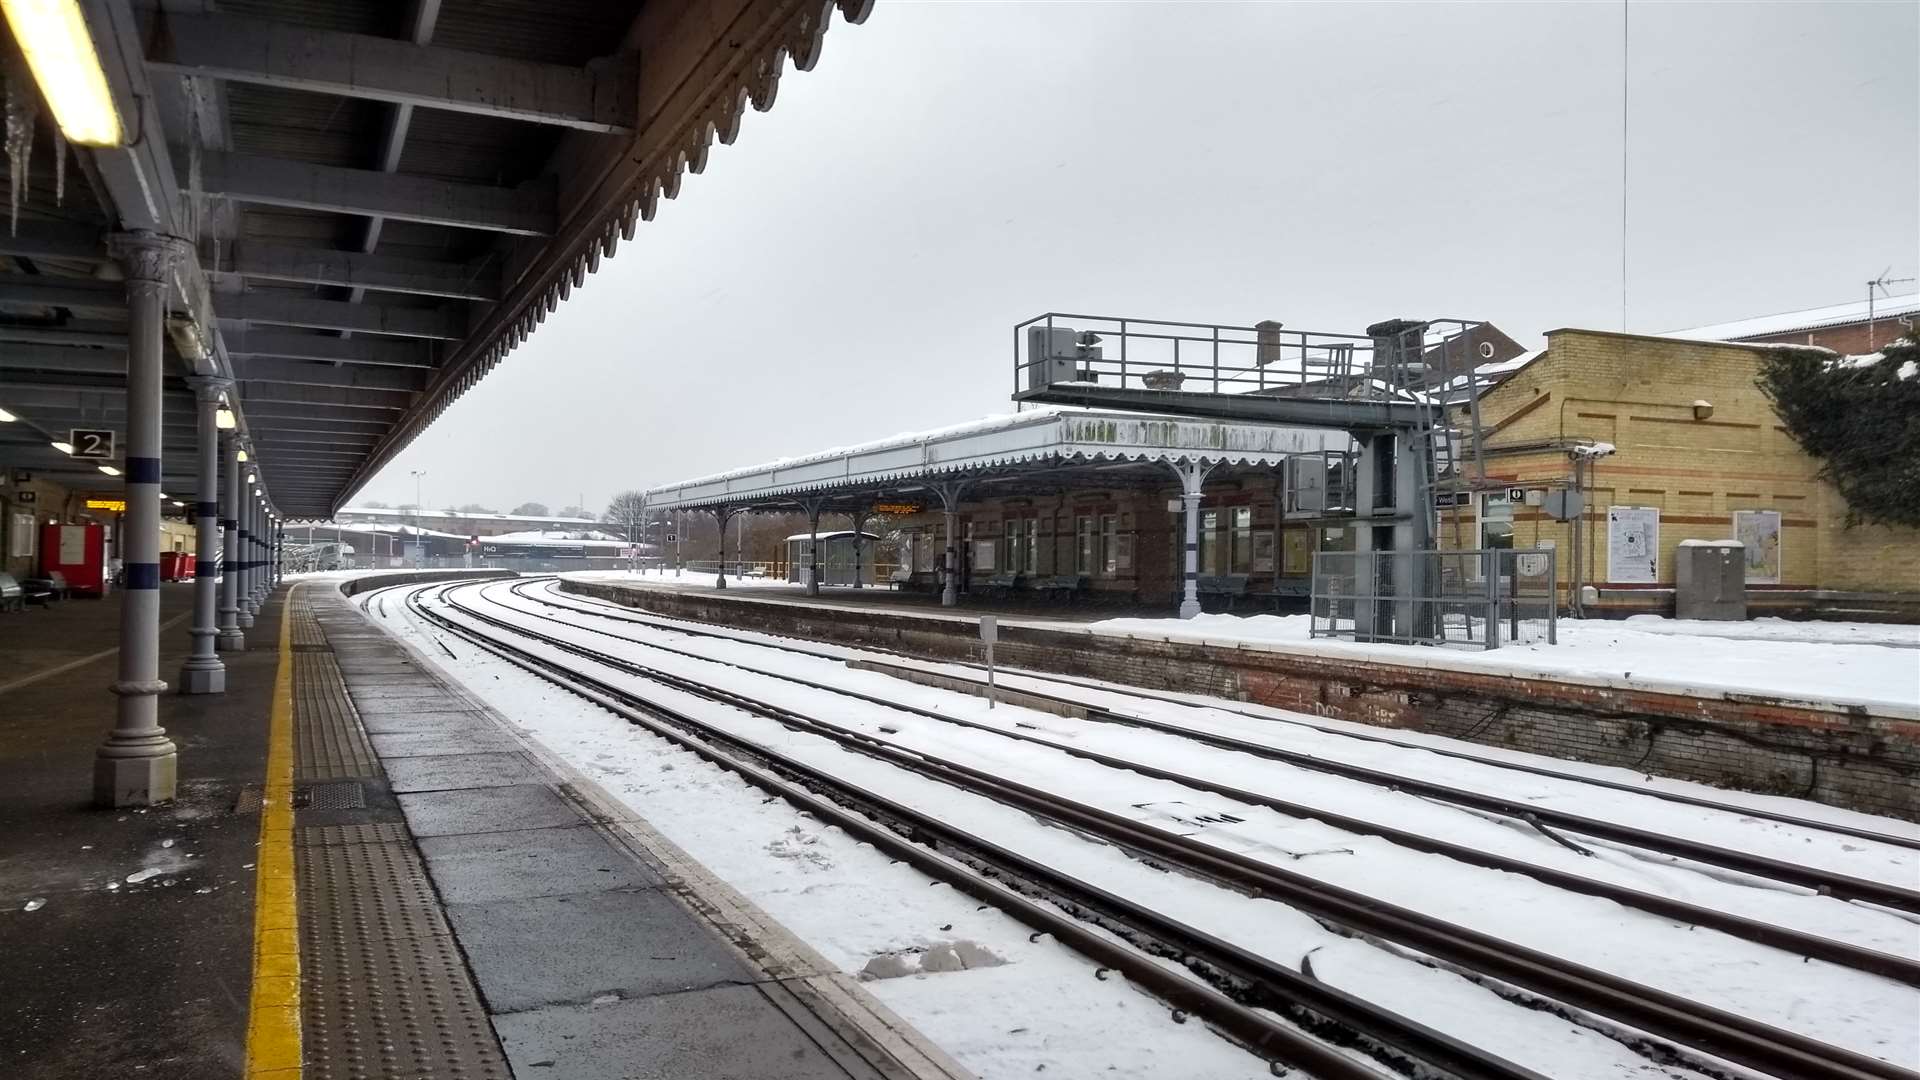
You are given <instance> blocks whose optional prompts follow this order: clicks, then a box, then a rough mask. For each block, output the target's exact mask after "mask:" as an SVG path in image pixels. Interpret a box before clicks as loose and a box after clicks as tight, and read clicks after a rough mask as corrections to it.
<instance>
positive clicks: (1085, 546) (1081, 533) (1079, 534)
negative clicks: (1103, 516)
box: [1073, 514, 1095, 576]
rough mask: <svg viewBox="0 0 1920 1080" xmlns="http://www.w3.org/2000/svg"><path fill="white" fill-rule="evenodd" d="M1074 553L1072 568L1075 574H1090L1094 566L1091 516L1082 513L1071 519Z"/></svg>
mask: <svg viewBox="0 0 1920 1080" xmlns="http://www.w3.org/2000/svg"><path fill="white" fill-rule="evenodd" d="M1073 531H1074V553H1073V570H1074V573H1076V574H1085V575H1088V576H1091V575H1092V574H1093V573H1094V570H1095V566H1094V561H1093V553H1094V544H1095V539H1094V535H1093V517H1092V515H1089V514H1082V515H1080V516H1079V517H1077V518H1075V519H1074V521H1073Z"/></svg>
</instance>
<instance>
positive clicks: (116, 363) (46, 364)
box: [0, 345, 127, 375]
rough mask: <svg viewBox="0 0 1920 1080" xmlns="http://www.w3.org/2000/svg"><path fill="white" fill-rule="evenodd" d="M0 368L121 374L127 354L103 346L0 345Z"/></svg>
mask: <svg viewBox="0 0 1920 1080" xmlns="http://www.w3.org/2000/svg"><path fill="white" fill-rule="evenodd" d="M0 371H86V372H94V373H97V374H102V375H125V374H126V373H127V354H126V353H124V352H109V351H108V350H106V349H62V348H59V347H58V346H54V345H10V346H8V347H7V348H4V349H0Z"/></svg>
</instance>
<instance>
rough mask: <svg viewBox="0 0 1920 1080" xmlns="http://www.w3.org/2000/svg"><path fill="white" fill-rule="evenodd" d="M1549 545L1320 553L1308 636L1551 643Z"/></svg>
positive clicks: (1488, 645)
mask: <svg viewBox="0 0 1920 1080" xmlns="http://www.w3.org/2000/svg"><path fill="white" fill-rule="evenodd" d="M1557 569H1558V568H1557V565H1556V562H1555V553H1554V551H1553V550H1552V549H1539V548H1536V549H1517V548H1489V549H1480V550H1468V551H1366V552H1354V551H1322V552H1318V553H1316V554H1315V555H1314V557H1313V584H1312V591H1311V605H1312V624H1311V629H1310V633H1311V635H1312V636H1313V637H1333V638H1346V639H1348V640H1350V641H1375V642H1394V643H1398V644H1404V645H1469V646H1479V647H1481V648H1485V649H1497V648H1499V647H1500V646H1501V645H1503V644H1507V643H1511V642H1538V641H1544V642H1546V643H1548V644H1553V643H1556V642H1557V640H1558V626H1557V612H1556V599H1557V594H1556V592H1555V588H1554V580H1555V573H1556V571H1557Z"/></svg>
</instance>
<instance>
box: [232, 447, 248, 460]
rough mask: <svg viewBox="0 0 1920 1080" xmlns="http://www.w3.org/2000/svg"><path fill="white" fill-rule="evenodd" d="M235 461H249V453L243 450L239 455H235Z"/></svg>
mask: <svg viewBox="0 0 1920 1080" xmlns="http://www.w3.org/2000/svg"><path fill="white" fill-rule="evenodd" d="M233 459H234V460H235V461H245V460H247V452H246V451H245V450H242V451H240V452H239V453H237V454H235V455H234V458H233Z"/></svg>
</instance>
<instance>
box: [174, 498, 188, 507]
mask: <svg viewBox="0 0 1920 1080" xmlns="http://www.w3.org/2000/svg"><path fill="white" fill-rule="evenodd" d="M173 505H175V506H185V505H187V504H186V503H183V502H181V501H180V500H179V499H175V500H173Z"/></svg>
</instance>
